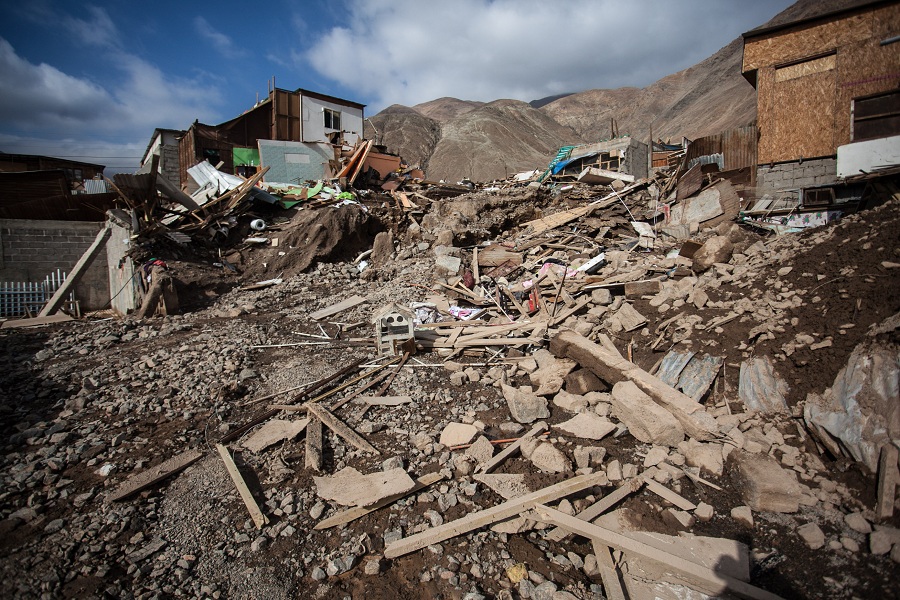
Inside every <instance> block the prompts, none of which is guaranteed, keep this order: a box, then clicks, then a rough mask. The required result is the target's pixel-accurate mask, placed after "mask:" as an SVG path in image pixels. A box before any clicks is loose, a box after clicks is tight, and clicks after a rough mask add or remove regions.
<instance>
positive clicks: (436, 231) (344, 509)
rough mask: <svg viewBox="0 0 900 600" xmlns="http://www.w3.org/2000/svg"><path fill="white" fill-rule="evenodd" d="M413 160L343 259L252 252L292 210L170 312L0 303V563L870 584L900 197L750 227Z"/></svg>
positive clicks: (341, 591)
mask: <svg viewBox="0 0 900 600" xmlns="http://www.w3.org/2000/svg"><path fill="white" fill-rule="evenodd" d="M534 183H537V185H532V184H534ZM429 185H430V184H428V183H423V182H422V181H418V182H412V181H410V182H405V183H404V184H403V186H421V187H408V188H407V187H400V186H398V187H397V188H395V189H394V190H393V192H392V193H388V194H386V195H384V194H376V193H372V194H369V195H368V197H366V195H361V197H360V199H359V201H360V205H361V206H362V207H365V210H366V212H367V213H371V215H373V216H372V218H373V219H378V221H379V222H380V223H381V226H382V227H381V229H382V231H381V232H380V233H378V234H377V235H375V236H374V238H373V239H372V247H371V249H370V250H371V252H369V251H368V250H367V251H366V252H364V253H360V254H356V258H355V259H354V258H351V257H347V256H345V257H343V258H341V259H339V260H337V261H335V262H323V260H324V257H323V256H319V257H313V258H312V259H310V260H309V261H308V262H307V263H306V264H305V265H303V266H302V268H299V269H296V270H295V271H294V272H292V273H291V274H290V276H288V277H284V278H272V277H274V276H276V275H279V274H281V273H283V272H284V270H285V269H286V268H287V267H288V266H289V265H288V261H290V260H291V255H292V254H293V253H298V254H300V253H303V252H304V249H303V242H302V240H304V239H313V237H314V236H311V235H309V232H310V231H311V230H312V227H311V226H310V225H309V224H310V223H311V222H312V221H315V220H317V219H318V218H317V219H313V220H312V221H311V217H310V215H311V214H315V213H316V211H321V212H322V215H323V217H322V218H324V215H325V214H326V212H327V213H328V215H329V217H328V218H330V219H338V220H339V219H340V218H341V215H346V214H348V212H347V211H348V209H347V208H346V207H341V208H335V207H332V206H331V205H328V206H324V205H323V206H322V207H319V208H316V207H313V206H307V207H305V208H301V209H298V208H296V207H295V208H292V209H291V210H292V211H293V212H290V213H285V214H287V215H289V216H285V215H284V214H279V217H278V218H279V219H283V220H279V221H277V226H274V225H273V226H271V227H269V228H267V229H266V230H262V231H258V232H256V233H255V234H254V235H255V236H257V237H262V238H264V239H266V240H267V242H266V243H259V244H251V245H241V246H238V247H236V248H231V249H229V250H226V251H224V252H223V253H222V254H221V256H219V255H217V256H215V257H214V258H210V259H209V262H212V260H216V261H219V263H220V264H221V261H222V260H223V258H224V259H225V260H228V261H229V262H230V263H232V264H234V265H239V267H240V269H239V270H240V271H241V272H240V273H237V274H235V275H233V276H232V277H234V278H235V280H234V283H235V285H233V286H232V287H231V289H230V291H226V292H224V293H221V294H219V295H217V296H216V297H215V298H214V299H212V300H209V299H208V300H207V302H206V304H205V305H203V306H202V307H199V308H198V309H197V310H194V311H192V312H189V313H187V314H184V315H168V316H165V317H158V318H147V319H135V318H125V319H121V320H88V321H81V322H76V323H63V324H54V325H51V326H48V327H43V328H37V329H24V328H21V329H20V328H17V329H4V330H3V334H2V336H0V343H2V344H3V347H4V352H3V353H2V354H0V360H2V366H3V371H4V376H3V385H2V389H3V397H2V401H0V416H2V419H3V423H4V433H3V440H2V446H3V455H2V461H3V470H2V472H3V475H2V477H3V491H2V492H0V500H2V503H0V511H2V512H0V517H2V518H3V520H2V521H0V528H2V531H3V532H4V534H5V535H3V536H2V540H3V541H2V542H0V548H2V550H0V552H2V556H3V561H2V567H0V578H2V581H3V587H4V588H5V589H9V590H14V592H13V593H14V594H15V595H16V596H21V597H35V596H43V597H57V596H79V595H81V596H109V597H134V598H152V597H162V596H165V597H171V596H188V597H203V598H205V597H212V598H219V597H266V598H289V597H296V596H297V595H298V594H299V595H303V596H304V597H317V598H345V597H358V596H362V595H364V594H367V595H369V596H373V597H380V596H387V595H389V594H391V595H396V596H399V597H404V598H406V597H408V598H426V597H427V598H436V597H445V598H469V599H476V598H485V597H496V598H536V599H549V598H553V599H555V600H564V599H566V598H599V597H607V598H643V597H658V598H684V597H691V598H702V597H710V596H715V597H745V598H776V597H779V596H780V597H790V598H794V597H798V598H813V597H825V596H841V597H852V596H858V597H888V596H891V595H892V594H894V593H895V592H894V582H895V581H896V577H897V574H898V570H900V567H898V563H900V528H898V525H900V516H898V515H896V514H895V512H894V508H895V504H896V484H897V479H898V477H900V475H898V472H897V447H896V443H895V440H897V439H898V438H900V426H898V423H900V412H898V411H900V407H898V406H897V403H896V398H897V397H898V391H897V386H898V383H897V382H898V366H897V364H898V363H897V356H898V352H897V348H898V346H897V332H898V329H897V327H898V325H900V321H898V316H897V315H898V313H900V304H898V300H897V299H898V298H900V293H898V292H900V290H898V284H897V277H896V269H897V268H898V267H900V257H898V249H897V245H896V240H897V237H898V235H900V216H898V206H900V199H898V198H896V197H894V198H880V199H878V200H879V201H881V202H883V203H882V204H881V205H880V206H876V207H875V208H872V209H870V210H867V211H864V212H859V213H857V214H853V215H849V216H845V217H844V218H843V219H842V220H840V221H838V222H837V223H832V224H830V225H827V226H825V227H821V228H818V229H809V230H808V231H805V232H803V233H799V234H790V235H783V236H771V237H764V236H763V235H761V234H760V233H758V232H757V231H755V230H748V229H744V228H742V227H741V226H739V225H737V224H735V223H734V218H735V217H736V216H737V208H736V207H739V205H740V204H741V203H742V202H743V199H742V198H740V197H739V196H738V194H737V191H741V190H737V191H735V190H736V189H737V188H735V187H732V185H731V183H730V182H729V181H728V180H726V179H717V178H715V177H709V178H707V179H705V180H702V181H701V184H700V185H699V186H698V187H697V189H695V190H693V191H692V192H691V193H690V194H689V195H688V196H687V197H686V198H684V199H683V201H682V202H678V203H674V204H673V203H671V202H669V199H670V197H671V195H672V194H675V190H676V187H677V185H678V181H677V179H672V178H666V177H663V176H659V177H657V178H652V179H645V180H641V181H638V182H635V183H631V184H627V185H626V184H622V183H621V182H613V183H612V185H611V187H606V186H603V187H600V186H596V185H595V186H588V185H585V184H581V183H574V184H570V183H566V182H558V183H555V184H551V185H541V184H540V183H538V182H537V181H532V182H529V181H527V180H522V179H519V180H516V179H513V180H511V181H510V182H507V183H506V184H497V183H495V184H494V185H491V186H487V187H486V188H482V189H478V190H475V191H471V192H470V191H468V190H467V189H465V190H463V189H449V191H447V190H448V186H444V185H442V184H435V185H434V186H433V187H434V188H435V189H436V190H438V192H440V191H441V190H445V191H447V193H446V194H442V193H439V194H438V195H439V196H442V197H437V196H436V197H433V198H432V197H429V196H428V194H427V192H428V189H426V188H428V187H429ZM453 187H461V188H465V186H449V188H453ZM403 189H406V191H405V192H404V191H402V190H403ZM397 190H400V191H399V192H398V191H397ZM413 190H417V191H413ZM463 191H465V192H466V193H463ZM450 192H452V193H450ZM123 193H124V191H123ZM399 193H404V194H407V200H408V201H411V200H412V199H415V201H416V202H417V203H418V204H416V206H415V207H414V208H412V207H408V206H406V205H405V204H404V202H403V201H402V200H398V196H396V195H395V194H399ZM704 194H706V195H705V196H703V195H704ZM409 195H412V196H413V198H412V199H410V198H409ZM451 196H453V197H451ZM701 196H703V200H702V201H697V200H696V199H697V198H700V197H701ZM232 197H234V196H232ZM691 198H693V199H694V202H691ZM875 203H876V202H875V200H874V199H873V201H872V204H875ZM692 205H693V208H691V206H692ZM716 206H718V208H716ZM710 207H712V208H710ZM353 210H356V211H359V210H362V209H359V208H354V209H353ZM342 211H343V212H342ZM667 211H668V214H667ZM713 213H717V214H713ZM257 216H258V215H254V217H257ZM275 222H276V221H275V220H274V219H271V218H270V223H275ZM272 239H280V240H285V239H291V240H294V241H292V242H291V243H290V244H282V243H277V244H273V243H272ZM358 242H359V243H361V242H362V240H361V239H360V240H358ZM336 246H340V243H338V244H336ZM182 252H183V250H182ZM345 254H346V253H345ZM228 257H230V258H228ZM163 258H164V259H166V260H167V263H168V268H169V273H170V275H171V277H172V278H173V279H175V280H178V279H179V277H181V276H182V274H183V273H182V271H183V270H187V269H189V268H190V267H189V266H188V265H187V261H182V260H179V259H169V258H168V257H163ZM330 258H332V259H333V258H335V256H333V255H332V256H330ZM279 259H280V260H281V262H278V261H279ZM304 260H305V259H304ZM223 272H224V271H223V270H222V269H221V268H218V270H214V269H212V268H211V267H210V271H209V272H208V275H207V276H208V277H213V278H221V277H222V273H223ZM238 277H240V279H237V278H238ZM265 277H269V279H267V280H266V281H264V282H262V283H259V281H258V280H260V279H263V278H265ZM254 282H256V283H254ZM237 284H242V285H237ZM182 292H184V289H183V288H182ZM185 304H186V303H185V302H182V305H185ZM23 567H24V568H23Z"/></svg>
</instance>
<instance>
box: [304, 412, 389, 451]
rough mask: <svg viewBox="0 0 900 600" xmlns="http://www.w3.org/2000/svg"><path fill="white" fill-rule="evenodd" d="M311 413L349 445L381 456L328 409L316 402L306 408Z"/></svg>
mask: <svg viewBox="0 0 900 600" xmlns="http://www.w3.org/2000/svg"><path fill="white" fill-rule="evenodd" d="M306 408H307V410H308V411H309V413H310V414H311V415H313V416H315V417H318V418H319V419H320V420H321V421H322V423H324V424H325V425H326V426H327V427H328V429H330V430H332V431H333V432H334V433H336V434H337V435H338V436H339V437H340V438H342V439H343V440H344V441H346V442H347V443H349V444H351V445H353V446H355V447H356V448H358V449H360V450H362V451H363V452H371V453H372V454H381V452H379V451H378V450H377V449H376V448H375V447H374V446H372V444H370V443H369V442H367V441H366V440H364V439H363V438H362V436H361V435H359V434H358V433H356V432H355V431H353V430H352V429H350V427H348V426H347V425H346V424H345V423H344V422H343V421H341V420H340V419H338V418H337V417H336V416H334V414H332V413H331V411H329V410H328V409H327V408H324V407H322V406H319V405H318V404H316V403H315V402H310V403H309V404H307V406H306Z"/></svg>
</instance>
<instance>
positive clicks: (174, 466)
mask: <svg viewBox="0 0 900 600" xmlns="http://www.w3.org/2000/svg"><path fill="white" fill-rule="evenodd" d="M202 457H203V452H201V451H200V450H188V451H187V452H182V453H181V454H179V455H178V456H174V457H172V458H170V459H169V460H166V461H163V462H161V463H159V464H158V465H156V466H154V467H149V468H147V469H145V470H143V471H141V472H140V473H138V474H137V475H132V476H131V477H129V478H128V479H126V480H125V481H124V482H123V483H122V484H121V485H119V487H117V488H116V489H115V491H113V493H111V494H110V495H109V496H107V497H106V501H107V502H116V501H118V500H124V499H125V498H127V497H129V496H131V495H133V494H137V493H138V492H140V491H141V490H145V489H147V488H148V487H150V486H151V485H154V484H156V483H159V482H160V481H162V480H163V479H165V478H167V477H169V476H171V475H174V474H175V473H178V472H179V471H183V470H184V469H186V468H188V467H189V466H191V465H192V464H194V463H195V462H197V461H198V460H200V459H201V458H202Z"/></svg>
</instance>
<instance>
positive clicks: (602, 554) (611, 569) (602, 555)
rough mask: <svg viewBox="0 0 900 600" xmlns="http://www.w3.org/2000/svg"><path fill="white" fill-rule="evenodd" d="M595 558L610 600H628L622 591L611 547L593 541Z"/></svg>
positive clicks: (604, 588) (604, 589) (605, 591)
mask: <svg viewBox="0 0 900 600" xmlns="http://www.w3.org/2000/svg"><path fill="white" fill-rule="evenodd" d="M591 547H592V548H593V549H594V556H595V557H596V559H597V568H598V569H600V578H601V579H602V580H603V591H604V593H605V594H606V597H607V598H608V599H609V600H626V596H625V591H624V590H623V589H622V581H621V580H620V579H619V572H618V570H617V569H616V565H615V563H614V562H613V559H612V554H611V553H610V551H609V546H606V545H604V544H602V543H600V542H599V541H598V540H596V539H592V540H591Z"/></svg>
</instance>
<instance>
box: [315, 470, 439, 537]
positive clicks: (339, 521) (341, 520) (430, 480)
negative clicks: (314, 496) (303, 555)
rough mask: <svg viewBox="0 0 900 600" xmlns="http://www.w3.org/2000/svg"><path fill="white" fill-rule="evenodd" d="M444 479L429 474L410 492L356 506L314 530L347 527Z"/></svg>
mask: <svg viewBox="0 0 900 600" xmlns="http://www.w3.org/2000/svg"><path fill="white" fill-rule="evenodd" d="M442 479H446V476H445V475H442V474H441V473H429V474H428V475H423V476H422V477H419V478H418V479H416V485H415V487H414V488H412V489H411V490H409V491H406V492H403V493H401V494H395V495H393V496H388V497H387V498H382V499H381V500H379V501H378V502H376V503H375V504H373V505H372V506H354V507H353V508H349V509H347V510H345V511H341V512H339V513H337V514H335V515H332V516H330V517H328V518H327V519H323V520H322V521H319V522H318V523H316V526H315V527H313V529H319V530H321V529H330V528H331V527H337V526H338V525H345V524H347V523H350V522H351V521H355V520H356V519H359V518H360V517H364V516H366V515H367V514H369V513H371V512H375V511H376V510H378V509H380V508H384V507H385V506H387V505H388V504H393V503H394V502H396V501H397V500H399V499H401V498H405V497H406V496H409V495H410V494H415V493H416V492H420V491H422V490H424V489H425V488H427V487H429V486H431V485H433V484H435V483H437V482H438V481H441V480H442Z"/></svg>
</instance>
